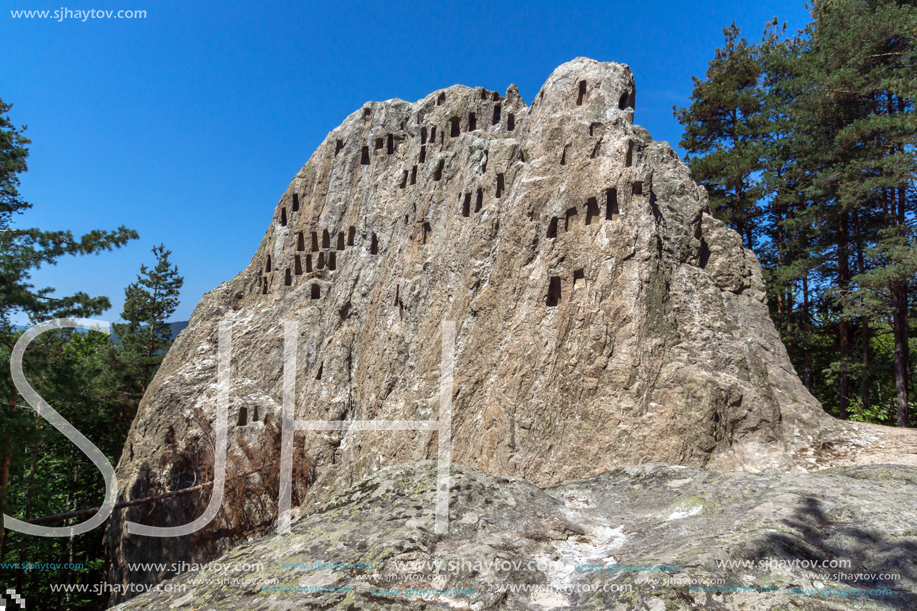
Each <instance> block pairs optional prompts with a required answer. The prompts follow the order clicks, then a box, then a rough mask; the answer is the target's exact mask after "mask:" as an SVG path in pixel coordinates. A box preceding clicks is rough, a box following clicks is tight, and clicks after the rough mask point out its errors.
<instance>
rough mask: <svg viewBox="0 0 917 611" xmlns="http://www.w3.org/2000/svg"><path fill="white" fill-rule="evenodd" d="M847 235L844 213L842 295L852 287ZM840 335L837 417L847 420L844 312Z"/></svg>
mask: <svg viewBox="0 0 917 611" xmlns="http://www.w3.org/2000/svg"><path fill="white" fill-rule="evenodd" d="M847 235H848V224H847V214H846V213H842V214H841V219H840V223H838V244H837V285H838V288H839V289H840V290H841V293H842V294H846V293H847V289H848V287H849V286H850V261H849V258H848V253H847ZM842 307H843V306H842ZM838 333H839V334H840V357H841V370H840V374H839V379H838V397H837V415H838V418H840V419H841V420H846V419H847V406H848V405H849V398H850V375H849V373H848V371H847V361H848V359H849V358H850V321H848V320H847V317H846V316H845V315H844V312H843V310H842V311H841V316H840V319H839V320H838Z"/></svg>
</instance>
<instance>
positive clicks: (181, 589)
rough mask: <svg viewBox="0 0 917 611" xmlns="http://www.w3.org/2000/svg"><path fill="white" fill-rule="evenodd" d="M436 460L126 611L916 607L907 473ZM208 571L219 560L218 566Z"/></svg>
mask: <svg viewBox="0 0 917 611" xmlns="http://www.w3.org/2000/svg"><path fill="white" fill-rule="evenodd" d="M434 490H435V462H433V461H427V462H421V463H411V464H407V465H400V466H396V467H389V468H386V469H384V470H382V471H380V472H378V473H376V474H374V475H373V476H371V477H369V478H367V479H366V480H364V481H362V482H360V483H359V484H357V485H355V486H354V487H353V488H352V489H351V490H349V491H348V492H347V493H346V494H344V495H342V496H341V497H339V498H337V499H335V500H334V501H333V502H331V503H328V504H326V505H323V506H319V507H318V508H317V511H316V512H315V513H313V514H312V515H310V516H309V517H308V518H305V519H303V520H301V521H299V522H298V523H296V524H294V526H293V529H292V532H291V533H290V534H287V535H279V534H275V535H269V536H266V537H264V538H261V539H258V540H256V541H253V542H251V543H250V544H247V545H244V546H241V547H239V548H236V549H234V550H232V551H231V552H230V553H228V554H227V555H226V556H224V557H222V558H220V559H219V560H218V562H216V563H214V564H213V565H211V566H210V567H208V568H207V569H206V570H193V571H186V572H185V573H184V574H183V575H181V576H179V577H177V578H175V579H173V580H172V581H171V582H169V584H168V589H169V593H165V594H164V593H153V594H147V595H144V596H141V597H139V598H137V599H136V600H134V601H132V602H131V603H128V604H126V605H125V606H124V607H122V609H123V610H124V611H128V610H132V609H136V610H140V609H142V610H144V611H172V610H177V611H183V610H185V609H187V610H191V609H200V610H202V611H211V610H214V611H215V610H217V609H219V610H220V611H233V610H237V609H238V610H240V611H241V610H243V609H245V610H248V609H260V610H263V611H292V610H293V609H348V610H354V611H356V610H358V609H359V610H361V611H363V610H365V611H371V610H379V609H469V610H474V611H488V610H497V609H500V610H509V609H513V610H523V609H531V610H544V609H569V610H571V611H573V610H576V609H583V610H585V609H608V610H611V611H681V610H683V611H688V610H689V609H719V610H723V611H726V610H736V611H739V610H741V611H756V610H764V609H784V610H786V609H799V610H810V611H814V610H819V611H827V610H840V609H851V608H857V609H872V610H879V609H882V610H887V611H892V610H900V609H915V608H917V544H915V534H917V530H915V528H914V521H915V520H917V495H915V492H917V469H915V468H914V467H903V466H862V467H843V468H837V469H829V470H826V471H820V472H818V473H812V474H802V475H799V474H774V473H768V474H752V473H739V472H721V471H720V472H718V471H709V470H704V469H697V468H691V467H675V466H670V465H664V464H659V463H650V464H645V465H639V466H632V467H622V468H618V469H614V470H612V471H609V472H606V473H603V474H601V475H597V476H593V477H590V478H586V479H582V480H575V481H570V482H564V483H561V484H558V485H556V486H552V487H549V488H547V489H545V490H542V489H540V488H538V487H536V486H534V485H532V484H530V483H528V482H526V481H524V480H522V479H518V478H502V477H496V478H495V477H493V476H491V475H488V474H487V473H484V472H482V471H480V470H478V469H474V468H469V467H459V466H457V465H455V466H453V469H452V485H451V491H450V504H451V506H450V514H451V523H450V528H449V534H448V535H446V536H437V535H435V534H434V533H433V513H434V511H433V507H434V504H435V499H434ZM216 569H224V570H219V571H218V570H216Z"/></svg>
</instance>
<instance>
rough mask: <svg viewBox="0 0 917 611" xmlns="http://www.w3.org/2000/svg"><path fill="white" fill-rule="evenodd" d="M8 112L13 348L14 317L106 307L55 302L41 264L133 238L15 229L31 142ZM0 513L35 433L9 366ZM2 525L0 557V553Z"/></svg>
mask: <svg viewBox="0 0 917 611" xmlns="http://www.w3.org/2000/svg"><path fill="white" fill-rule="evenodd" d="M11 108H12V106H11V105H9V104H5V103H4V102H3V101H2V100H0V232H2V233H0V287H3V288H2V290H0V346H2V348H3V351H4V352H6V353H7V354H8V353H9V352H10V351H11V350H12V347H13V345H14V343H15V340H16V336H17V332H16V329H15V327H14V326H13V324H12V322H11V321H12V318H13V316H14V315H15V314H17V313H19V314H24V315H25V316H27V317H28V319H29V321H31V322H33V323H35V322H39V321H41V320H46V319H49V318H61V317H67V316H81V317H86V318H88V317H92V316H97V315H99V314H100V313H102V312H103V311H105V310H106V309H108V308H109V307H110V302H109V301H108V298H106V297H90V296H89V295H87V294H86V293H82V292H79V293H76V294H74V295H70V296H67V297H61V298H55V297H54V296H53V294H54V290H53V289H51V288H47V287H46V288H40V289H36V288H35V287H34V286H33V285H32V284H31V275H32V273H33V272H34V271H35V270H37V269H39V268H40V267H41V266H42V265H46V264H47V265H54V264H55V263H56V262H57V260H58V259H60V258H61V257H63V256H65V255H86V254H93V253H99V252H102V251H105V250H112V249H114V248H118V247H120V246H123V245H124V244H126V243H127V242H128V241H129V240H132V239H135V238H137V232H135V231H133V230H132V229H127V228H126V227H123V226H122V227H119V228H118V229H116V230H114V231H102V230H94V231H91V232H89V233H88V234H86V235H84V236H82V237H81V238H79V239H76V238H74V237H73V234H72V233H71V232H69V231H46V230H41V229H35V228H30V229H17V228H15V227H14V226H13V225H14V223H13V221H14V218H15V217H16V215H18V214H21V213H23V212H25V211H26V210H28V209H29V208H31V207H32V205H31V204H30V203H28V202H26V201H25V200H24V199H23V198H22V196H21V195H20V193H19V190H18V187H19V175H20V174H22V173H23V172H25V171H26V170H27V169H28V165H27V162H26V160H27V158H28V155H29V150H28V145H29V144H30V141H29V139H28V138H26V137H25V136H24V131H25V129H26V128H25V127H21V128H17V127H16V126H15V125H14V124H13V123H12V121H11V120H10V119H9V117H8V113H9V111H10V109H11ZM0 393H2V397H3V401H2V402H0V513H2V511H3V509H4V508H5V507H6V499H7V492H8V487H9V481H10V480H9V477H10V469H11V468H13V467H15V466H16V465H17V464H19V463H21V462H23V461H25V460H26V456H25V448H26V447H27V442H28V440H29V432H30V431H33V430H34V428H35V426H34V415H33V414H32V412H31V410H27V409H23V406H22V405H21V404H20V397H19V394H18V392H17V391H16V388H15V386H14V385H13V383H12V379H11V377H10V374H9V368H0ZM3 534H4V531H3V528H2V526H0V555H2V551H3Z"/></svg>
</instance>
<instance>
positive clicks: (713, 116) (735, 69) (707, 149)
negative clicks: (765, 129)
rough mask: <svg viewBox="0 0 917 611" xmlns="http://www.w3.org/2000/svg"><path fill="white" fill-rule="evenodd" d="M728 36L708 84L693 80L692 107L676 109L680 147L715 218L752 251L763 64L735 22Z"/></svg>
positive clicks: (758, 198)
mask: <svg viewBox="0 0 917 611" xmlns="http://www.w3.org/2000/svg"><path fill="white" fill-rule="evenodd" d="M723 33H724V34H725V36H726V43H725V45H724V46H723V47H722V48H720V49H717V50H716V56H715V57H714V59H713V60H712V61H711V62H710V67H709V68H708V69H707V78H706V80H703V81H702V80H700V79H698V78H696V77H692V78H693V81H694V90H693V91H692V93H691V97H690V99H691V105H690V106H689V107H688V108H687V109H685V108H682V109H680V110H677V109H675V108H673V109H672V110H673V112H674V114H675V118H676V119H678V122H679V123H681V124H682V125H684V126H685V133H684V136H683V137H682V139H681V143H680V146H681V147H682V148H684V149H685V150H686V151H688V155H686V156H685V162H686V163H687V164H688V166H689V167H690V168H691V175H692V177H693V178H694V180H696V181H697V182H698V183H700V184H701V185H703V186H704V187H706V189H707V191H708V193H709V194H710V206H711V209H712V211H713V214H714V216H716V217H717V218H719V219H720V220H722V221H724V222H725V223H726V224H727V225H729V226H730V227H732V228H733V229H735V230H736V231H738V232H739V234H740V235H741V236H742V238H743V240H744V242H745V247H746V248H752V247H753V246H754V244H755V242H756V236H755V226H756V221H755V219H756V217H757V216H758V210H757V208H756V205H757V202H758V201H759V200H760V198H761V194H760V185H759V184H758V183H757V181H756V180H755V177H754V173H755V171H756V169H757V168H758V166H759V164H760V146H759V144H758V133H759V131H760V130H759V128H758V123H759V122H760V121H761V119H762V116H761V111H762V99H761V91H760V89H759V87H758V81H759V79H760V78H761V65H760V62H759V59H758V57H757V55H756V51H755V48H754V47H753V46H750V45H749V44H748V41H746V40H745V39H744V38H741V37H740V32H739V28H738V27H736V25H735V24H734V23H733V24H732V25H731V26H729V27H728V28H725V29H724V30H723Z"/></svg>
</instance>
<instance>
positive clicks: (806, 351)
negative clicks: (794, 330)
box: [802, 272, 812, 392]
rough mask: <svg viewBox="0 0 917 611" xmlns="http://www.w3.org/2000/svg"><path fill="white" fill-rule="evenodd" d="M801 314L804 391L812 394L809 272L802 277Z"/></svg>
mask: <svg viewBox="0 0 917 611" xmlns="http://www.w3.org/2000/svg"><path fill="white" fill-rule="evenodd" d="M802 312H803V314H802V316H803V321H802V323H803V325H805V330H806V337H805V341H804V342H803V358H804V360H805V368H806V378H805V385H806V390H808V391H809V392H812V348H811V346H812V335H811V332H812V329H811V319H810V318H809V272H806V273H805V274H804V275H803V277H802Z"/></svg>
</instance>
